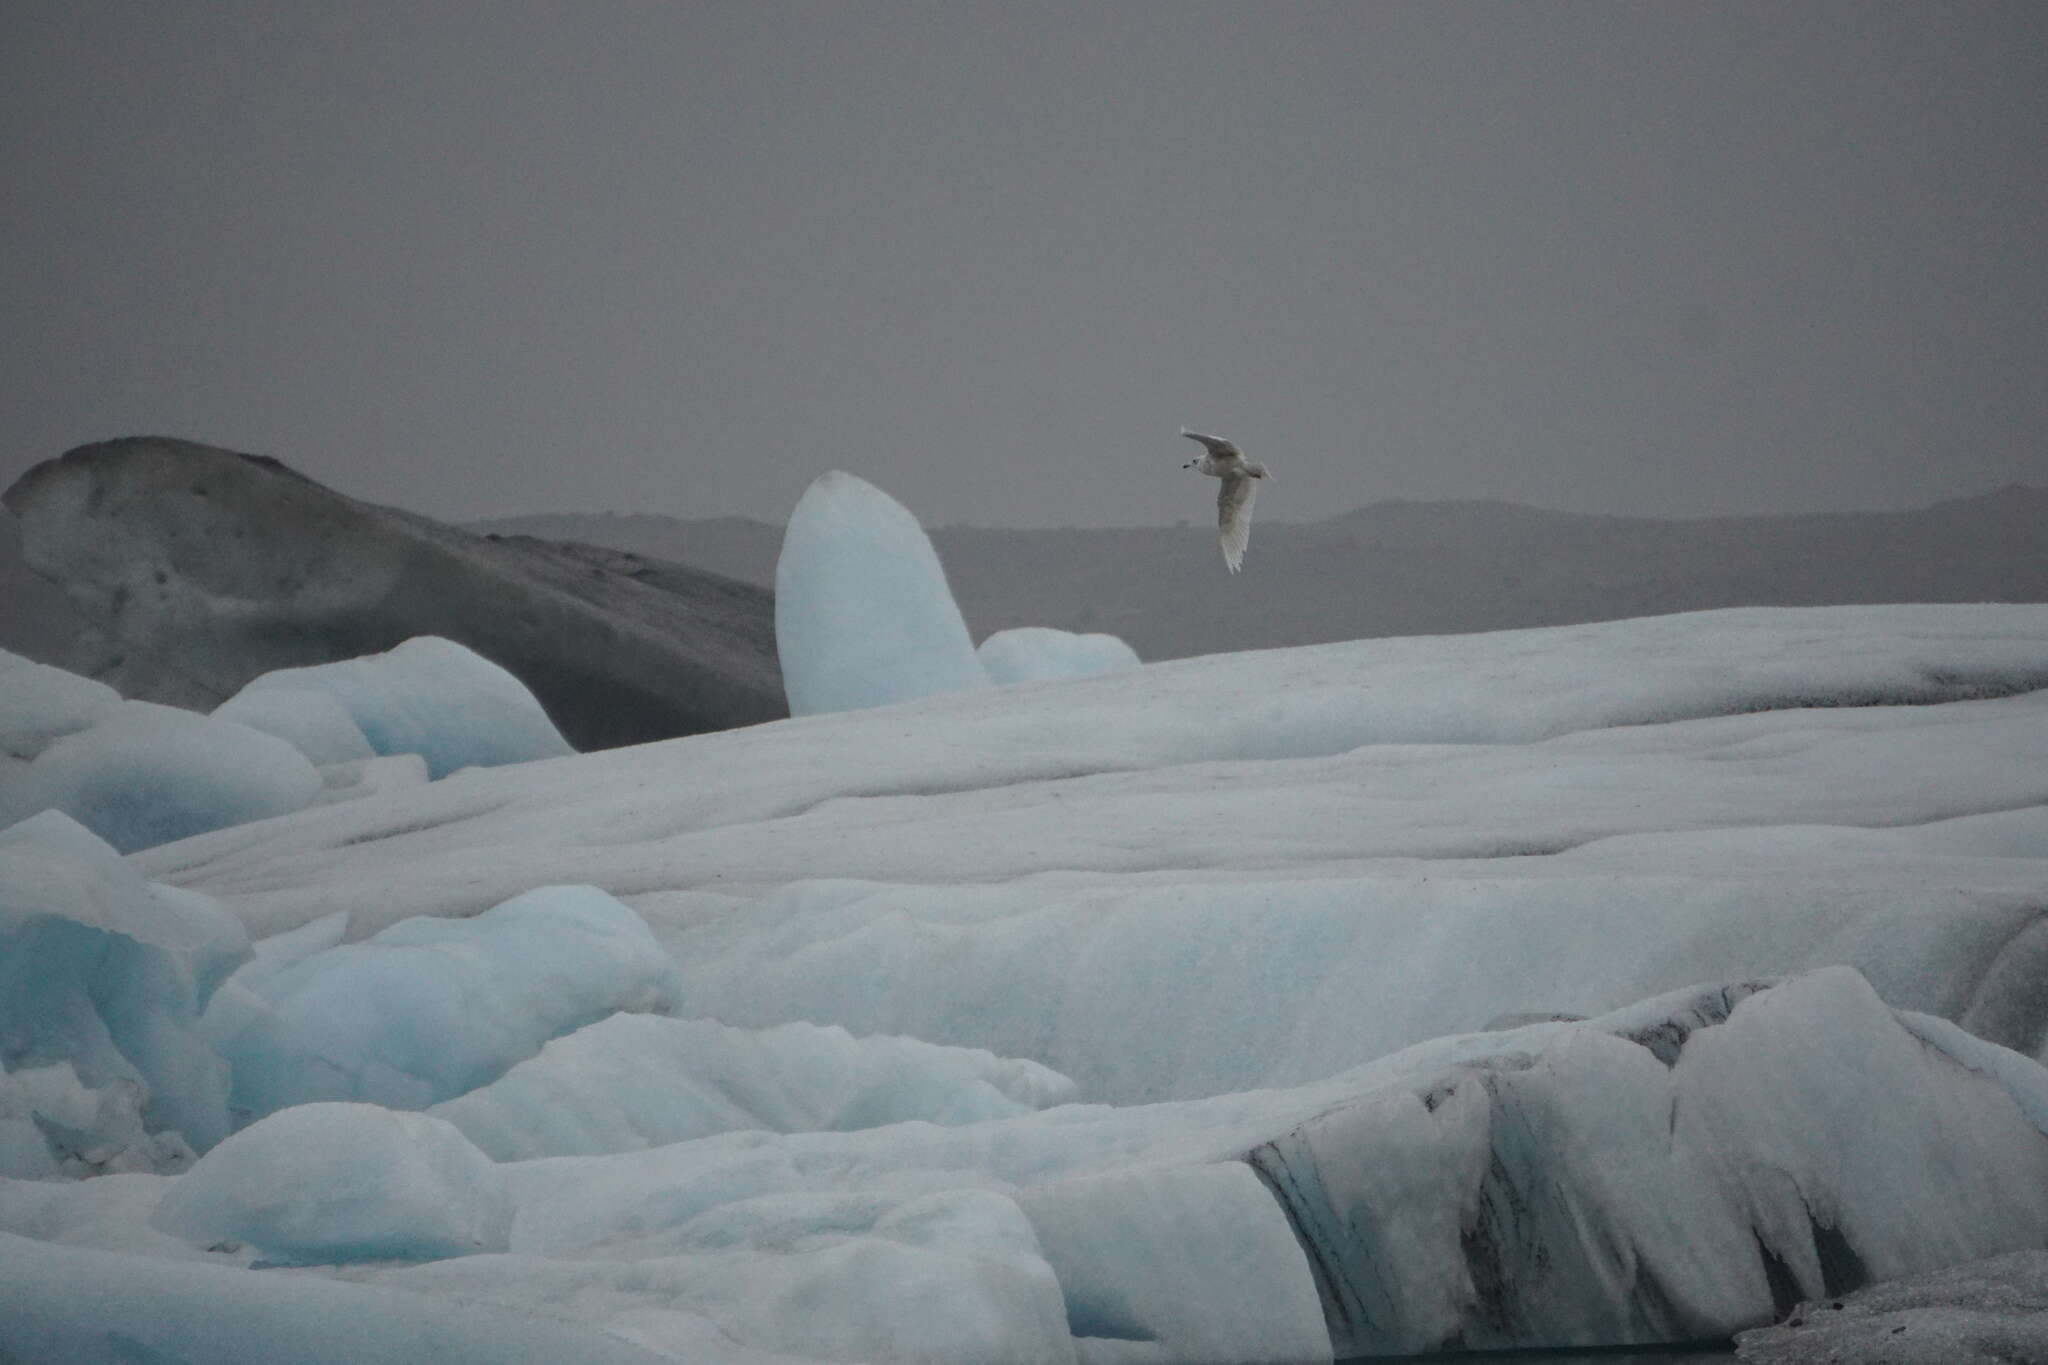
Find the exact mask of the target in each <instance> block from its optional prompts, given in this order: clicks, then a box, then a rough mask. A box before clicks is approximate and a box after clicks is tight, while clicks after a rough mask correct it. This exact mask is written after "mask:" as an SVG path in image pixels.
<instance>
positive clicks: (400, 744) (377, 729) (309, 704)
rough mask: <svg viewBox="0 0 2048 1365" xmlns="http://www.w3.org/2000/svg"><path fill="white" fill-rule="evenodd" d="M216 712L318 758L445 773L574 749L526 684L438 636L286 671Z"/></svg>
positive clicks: (246, 689) (247, 688)
mask: <svg viewBox="0 0 2048 1365" xmlns="http://www.w3.org/2000/svg"><path fill="white" fill-rule="evenodd" d="M337 707H338V708H339V710H340V712H341V713H342V714H341V715H339V716H337V715H336V714H335V712H336V708H337ZM215 714H216V715H225V716H227V717H230V718H232V719H236V720H240V721H241V722H242V723H244V724H246V725H252V726H255V727H256V728H259V729H268V730H271V731H272V732H273V733H276V734H281V735H283V736H284V737H285V738H287V739H290V740H291V741H292V742H293V743H295V744H301V745H304V746H306V751H307V752H308V753H309V754H310V755H312V756H313V757H314V758H315V761H317V762H321V763H334V762H341V761H344V760H347V759H353V758H365V757H368V756H369V755H370V754H371V753H378V754H387V755H389V754H418V755H420V756H421V757H422V758H424V759H426V761H427V771H428V772H429V773H430V774H431V775H432V776H434V777H437V778H438V777H445V776H447V775H448V774H449V773H452V772H454V771H455V770H456V769H457V768H467V767H491V766H496V765H498V764H505V763H526V762H530V761H532V760H534V759H537V758H557V757H560V756H561V755H563V754H567V753H571V752H573V750H571V749H570V747H569V742H568V741H567V740H565V739H563V738H562V735H561V732H560V731H559V730H557V729H556V728H555V725H554V722H553V721H551V720H549V719H548V714H547V712H546V711H544V710H542V709H541V705H540V703H539V702H537V701H535V700H534V697H533V694H532V693H531V692H529V691H527V690H526V686H525V684H523V683H521V682H520V681H519V679H517V678H515V677H513V676H512V675H511V674H510V673H508V672H506V671H505V670H504V669H502V668H500V667H499V666H498V665H496V664H494V663H492V662H491V661H490V660H489V659H486V658H485V657H484V656H483V655H481V654H478V653H477V652H476V651H475V650H473V649H470V648H468V647H467V646H465V645H459V644H457V643H455V642H454V641H453V640H444V639H441V638H440V637H439V636H433V635H421V636H416V637H414V638H413V639H410V640H407V641H406V642H405V643H404V644H402V645H399V646H398V647H397V648H396V649H391V650H387V651H385V652H384V653H382V654H367V655H364V656H363V657H361V658H358V659H344V660H341V661H340V662H338V663H331V664H313V665H310V666H308V667H305V668H280V669H276V670H274V671H272V672H269V673H265V674H263V675H262V676H261V677H259V678H256V679H255V680H254V681H252V682H250V683H249V684H248V685H247V686H245V687H244V688H243V689H242V690H241V691H240V692H237V693H236V694H235V695H234V696H232V697H230V698H228V699H227V700H226V701H224V702H222V703H221V705H220V707H219V709H218V710H216V712H215ZM343 720H346V721H347V722H349V723H351V724H352V725H353V726H354V728H355V731H356V734H355V735H354V736H353V737H352V736H351V735H350V734H349V733H348V730H347V729H346V728H344V726H343V725H342V723H341V722H342V721H343Z"/></svg>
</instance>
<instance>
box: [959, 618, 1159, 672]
mask: <svg viewBox="0 0 2048 1365" xmlns="http://www.w3.org/2000/svg"><path fill="white" fill-rule="evenodd" d="M975 653H976V654H978V655H979V656H980V658H981V664H982V667H983V668H985V669H987V670H988V677H989V681H990V682H993V683H996V684H998V685H1001V684H1006V683H1020V682H1041V681H1043V680H1045V679H1047V678H1086V677H1091V676H1093V675H1094V674H1097V673H1113V672H1115V671H1116V670H1118V669H1121V668H1136V667H1137V666H1138V651H1137V650H1135V649H1132V648H1131V647H1130V646H1129V645H1127V644H1125V643H1124V642H1123V641H1122V640H1120V639H1118V638H1117V637H1116V636H1114V635H1104V634H1101V633H1090V634H1079V633H1076V632H1074V631H1071V630H1054V629H1053V628H1052V627H1050V626H1017V627H1015V628H1013V629H1010V630H999V631H997V632H996V633H995V634H993V635H991V636H989V637H988V638H987V639H986V640H983V641H982V642H981V644H980V646H979V647H977V648H976V650H975Z"/></svg>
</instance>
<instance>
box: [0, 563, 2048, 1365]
mask: <svg viewBox="0 0 2048 1365" xmlns="http://www.w3.org/2000/svg"><path fill="white" fill-rule="evenodd" d="M899 539H900V538H899ZM876 543H877V544H879V545H880V546H881V548H880V549H877V550H872V551H869V552H871V553H887V552H889V547H890V545H892V544H894V543H897V542H894V541H890V540H889V539H888V538H887V537H882V538H880V539H879V540H878V541H877V542H876ZM5 676H11V675H9V674H0V677H5ZM38 676H40V675H38ZM38 687H39V688H40V690H39V691H37V692H36V693H35V695H36V696H38V697H44V698H46V699H48V700H46V701H45V702H42V703H38V705H39V706H40V707H41V710H39V711H36V714H35V715H34V716H28V717H27V718H26V719H22V720H21V722H20V724H19V725H18V726H17V729H19V730H20V731H21V732H22V733H24V734H29V735H31V736H32V737H33V738H32V739H31V740H29V741H21V742H18V743H17V745H16V752H15V756H14V759H13V761H14V762H15V763H16V764H20V763H24V762H29V760H27V759H24V758H22V757H20V754H19V752H18V751H19V750H21V749H32V748H35V747H36V746H47V745H48V744H49V743H52V742H54V741H53V740H52V739H51V738H50V735H51V733H52V732H53V731H55V732H59V733H61V732H63V730H64V727H65V726H66V725H70V724H75V725H76V726H78V727H79V728H83V726H84V725H86V724H88V723H89V722H90V719H91V717H92V716H93V715H96V714H102V713H103V708H105V707H107V706H111V705H115V704H117V699H109V698H107V697H103V696H99V695H98V694H92V695H91V696H88V695H87V693H88V692H89V690H90V689H81V688H78V687H72V686H69V685H60V684H59V683H57V682H53V681H52V680H50V679H47V678H42V679H41V681H40V682H39V684H38ZM2044 687H2048V610H2044V609H2042V608H2038V607H2012V606H2004V607H1994V606H1986V607H1912V606H1901V607H1883V608H1851V609H1807V610H1755V611H1730V612H1712V613H1701V614H1697V615H1691V616H1679V617H1664V618H1652V619H1645V620H1639V621H1625V622H1614V623H1609V624H1604V625H1597V626H1582V627H1569V628H1559V629H1552V630H1536V631H1519V632H1506V633H1500V634H1495V635H1486V636H1466V637H1454V638H1438V639H1408V640H1380V641H1362V642H1357V643H1353V644H1347V645H1331V646H1317V647H1311V648H1307V649H1297V650H1283V651H1269V652H1263V653H1254V654H1242V655H1225V656H1216V657H1213V658H1207V659H1196V660H1187V661H1181V662H1178V663H1174V664H1167V665H1149V666H1144V667H1125V668H1121V669H1119V670H1117V671H1114V672H1110V673H1104V674H1101V675H1099V676H1094V677H1086V678H1064V679H1055V680H1048V681H1034V682H1025V683H1021V684H1018V685H1014V686H1006V687H976V688H972V689H967V690H954V691H950V692H946V693H943V694H940V695H931V696H927V697H924V698H923V699H919V700H911V701H907V702H903V703H900V704H896V705H885V706H880V707H874V708H870V709H861V710H846V711H837V712H832V713H827V714H817V715H811V716H806V717H803V718H800V719H797V720H792V721H785V722H778V723H774V724H770V725H763V726H758V727H754V728H751V729H747V730H739V731H728V732H722V733H718V734H711V735H704V736H698V737H694V738H691V739H686V740H677V741H671V742H668V743H663V744H656V745H647V746H641V747H637V748H632V749H622V750H612V751H607V752H602V753H594V754H587V755H580V756H562V757H553V758H538V759H536V760H535V761H530V762H523V763H513V764H509V765H505V766H498V767H491V768H477V767H471V768H465V769H462V770H460V771H453V772H449V773H447V774H446V775H442V776H433V775H432V774H430V773H429V772H427V771H425V770H415V771H409V772H408V773H407V774H406V775H405V776H404V777H403V778H402V779H400V780H381V779H380V780H370V779H363V780H358V781H355V782H347V781H342V780H339V778H338V776H337V769H346V770H348V771H350V772H357V771H358V770H360V768H361V767H362V765H363V764H364V763H366V762H371V763H374V762H384V761H390V760H391V759H392V758H393V757H394V756H391V755H384V756H380V757H379V758H374V759H370V760H364V759H362V758H361V757H359V756H358V757H355V758H351V759H346V760H337V761H335V762H329V763H324V764H319V765H316V766H318V769H319V772H320V774H321V780H322V783H323V791H324V792H325V793H326V797H325V799H322V800H319V801H317V802H315V803H313V804H309V805H306V806H304V807H303V808H300V809H297V810H294V811H292V812H289V813H285V814H281V815H278V816H276V817H273V818H269V819H264V820H260V821H256V822H253V823H242V824H235V825H232V826H229V827H225V828H220V829H216V830H213V831H211V832H208V833H203V834H199V835H197V836H196V837H190V838H185V839H182V840H178V841H176V842H172V843H167V844H162V845H160V846H155V847H151V848H146V849H143V850H140V851H138V852H135V853H133V854H130V855H129V856H127V857H125V858H124V857H121V856H119V855H117V854H116V853H114V851H113V850H112V849H110V848H108V847H107V846H106V844H105V843H103V842H102V841H100V840H99V839H97V838H95V837H94V836H93V835H92V834H90V833H89V832H88V831H86V830H85V829H84V828H83V827H81V826H80V825H79V824H77V823H76V822H74V821H73V820H71V819H70V818H69V817H67V816H64V815H61V814H55V813H46V814H42V815H37V816H35V817H33V818H32V819H30V820H28V821H26V822H24V823H23V824H20V825H17V826H15V827H14V828H13V829H12V830H10V831H7V832H6V833H5V834H4V835H0V838H4V840H5V841H6V843H5V848H4V849H0V855H4V859H0V952H4V954H5V956H4V957H0V963H5V964H9V965H7V966H6V967H4V968H0V978H4V980H0V984H4V986H5V991H4V993H0V1005H4V1006H5V1008H4V1010H0V1030H4V1033H0V1038H4V1044H5V1049H6V1051H5V1059H6V1063H7V1074H6V1077H5V1079H4V1088H0V1158H4V1159H5V1160H6V1161H7V1162H8V1166H7V1173H8V1175H9V1176H10V1177H11V1178H8V1179H5V1180H4V1181H0V1327H4V1332H0V1337H4V1339H5V1340H7V1341H8V1342H9V1343H10V1346H11V1349H14V1350H16V1351H17V1353H21V1352H26V1353H27V1355H26V1357H25V1358H33V1359H39V1360H40V1359H49V1360H98V1359H107V1358H123V1357H122V1356H121V1354H120V1353H122V1352H126V1353H127V1356H128V1358H135V1357H141V1358H148V1354H149V1353H151V1352H154V1353H157V1354H159V1355H164V1356H169V1357H172V1358H179V1357H183V1358H192V1359H266V1358H294V1359H307V1360H319V1359H334V1360H343V1359H345V1360H350V1361H379V1360H403V1359H411V1358H417V1357H418V1356H419V1355H420V1354H421V1353H422V1352H423V1351H428V1350H431V1351H432V1352H433V1353H435V1354H434V1358H436V1359H443V1360H451V1361H467V1360H476V1361H484V1360H492V1361H496V1360H519V1359H548V1360H563V1359H581V1360H593V1361H598V1360H613V1359H617V1360H642V1361H645V1360H711V1361H735V1362H768V1361H785V1362H786V1361H791V1360H874V1361H884V1360H886V1361H898V1360H929V1361H971V1360H989V1361H1013V1360H1048V1361H1059V1362H1076V1363H1077V1365H1078V1363H1079V1362H1090V1363H1091V1365H1092V1363H1093V1362H1124V1361H1132V1362H1136V1361H1156V1362H1179V1361H1189V1362H1192V1361H1215V1362H1247V1361H1297V1360H1330V1359H1333V1358H1340V1357H1350V1356H1359V1355H1375V1354H1377V1355H1398V1354H1410V1353H1421V1352H1432V1351H1443V1350H1455V1349H1468V1350H1470V1349H1483V1348H1498V1347H1512V1346H1550V1347H1559V1346H1568V1345H1575V1344H1576V1345H1589V1346H1590V1345H1610V1344H1617V1343H1627V1342H1638V1343H1652V1342H1659V1341H1665V1342H1669V1341H1684V1340H1699V1339H1709V1338H1720V1337H1726V1336H1728V1335H1730V1334H1732V1333H1734V1332H1735V1331H1737V1330H1740V1329H1744V1328H1749V1327H1755V1326H1760V1325H1763V1324H1766V1323H1769V1322H1772V1321H1775V1320H1778V1319H1781V1318H1784V1317H1785V1316H1786V1315H1787V1314H1789V1313H1792V1312H1793V1311H1794V1305H1796V1304H1797V1303H1798V1302H1800V1301H1801V1300H1809V1299H1818V1298H1823V1297H1829V1296H1838V1295H1841V1294H1845V1293H1848V1292H1849V1291H1851V1290H1853V1289H1854V1288H1855V1287H1856V1286H1857V1285H1859V1284H1862V1283H1865V1282H1901V1283H1903V1282H1906V1277H1910V1276H1913V1275H1916V1274H1920V1273H1923V1272H1930V1271H1939V1270H1940V1269H1942V1268H1943V1267H1948V1266H1956V1265H1961V1264H1966V1263H1972V1262H1976V1261H1979V1260H1982V1259H1983V1258H1987V1257H1992V1256H1995V1255H1998V1254H2000V1253H2004V1252H2010V1251H2015V1250H2018V1249H2021V1248H2026V1247H2038V1246H2041V1245H2043V1244H2044V1242H2048V1179H2044V1177H2048V1139H2044V1137H2043V1129H2044V1127H2048V1072H2044V1071H2043V1070H2042V1068H2041V1066H2040V1065H2039V1059H2040V1057H2041V1056H2042V1053H2043V1045H2044V1034H2048V999H2044V992H2043V991H2042V990H2041V989H2040V988H2039V985H2038V982H2039V980H2040V967H2041V965H2042V948H2041V943H2042V941H2043V938H2044V934H2043V933H2042V931H2040V930H2039V923H2040V914H2041V907H2042V905H2043V904H2044V903H2048V900H2044V892H2048V693H2044V692H2043V691H2042V689H2043V688H2044ZM14 695H16V696H17V697H20V696H27V695H28V692H27V690H26V689H25V690H24V691H22V692H21V693H17V694H14ZM66 707H68V708H70V709H69V710H64V709H63V708H66ZM96 708H100V709H98V710H96ZM20 709H21V710H22V711H23V712H24V713H25V712H27V711H33V710H36V707H32V706H29V705H28V704H27V703H22V705H21V707H20ZM60 713H61V714H60ZM80 716H84V717H85V718H86V719H85V720H79V719H78V717H80ZM66 717H70V719H68V720H67V719H66ZM315 719H317V717H316V718H315ZM300 720H301V721H304V722H305V723H303V724H300V725H299V727H298V729H297V730H295V731H291V732H290V733H298V734H301V735H312V734H314V733H316V730H317V732H318V733H321V734H328V733H331V731H332V727H331V726H326V725H325V722H324V721H323V722H322V725H321V726H320V727H315V726H314V725H313V724H312V723H311V721H310V720H306V718H305V717H304V716H302V717H300ZM279 728H286V727H285V726H284V725H283V724H282V723H280V724H279ZM302 742H306V743H308V744H311V743H313V742H314V741H313V740H311V739H305V740H302ZM314 757H317V756H314ZM308 761H309V762H311V761H313V758H312V757H309V758H308ZM20 771H21V769H20V768H19V767H16V768H13V769H9V770H5V771H0V780H12V777H14V776H18V775H19V773H20ZM358 775H360V774H358ZM430 777H431V780H429V779H430ZM308 1077H324V1078H325V1079H324V1080H322V1081H321V1082H320V1083H319V1084H317V1085H315V1084H312V1083H311V1082H309V1080H308ZM372 1101H374V1102H372ZM230 1134H231V1135H230ZM88 1175H89V1176H90V1178H78V1177H81V1176H88ZM81 1284H90V1285H92V1286H93V1293H92V1294H91V1295H90V1296H85V1295H81V1294H80V1293H79V1292H78V1290H77V1288H76V1287H77V1286H79V1285H81Z"/></svg>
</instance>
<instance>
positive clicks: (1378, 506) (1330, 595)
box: [474, 484, 2048, 659]
mask: <svg viewBox="0 0 2048 1365" xmlns="http://www.w3.org/2000/svg"><path fill="white" fill-rule="evenodd" d="M474 529H478V530H485V531H495V532H499V533H519V534H526V535H536V536H542V537H545V538H547V539H550V540H565V541H580V542H585V543H589V544H595V545H606V546H610V547H612V548H614V549H619V550H625V551H630V552H632V553H636V554H642V555H648V556H652V557H656V558H662V559H670V560H675V561H677V562H679V563H684V564H689V565H693V566H694V567H697V568H701V569H708V570H710V571H712V572H714V573H720V574H724V575H727V576H728V577H732V578H737V579H741V580H743V581H747V582H752V583H757V584H760V585H762V586H766V587H772V586H773V584H774V579H775V557H776V554H777V553H778V551H779V549H780V546H781V540H782V528H781V527H779V526H774V525H771V524H769V523H767V522H761V521H751V520H747V519H744V518H737V517H722V518H713V519H708V520H694V521H686V520H680V519H677V518H671V517H662V516H653V515H647V514H571V513H557V514H543V515H537V516H524V517H506V518H498V519H495V520H492V521H489V522H483V523H479V524H477V526H476V527H475V528H474ZM931 536H932V541H933V543H934V544H935V545H936V546H937V547H938V551H939V555H940V558H942V559H943V560H944V561H945V565H946V572H947V575H948V577H949V578H950V579H951V581H952V584H953V591H954V595H955V596H956V597H957V598H958V599H959V601H960V607H961V610H962V612H963V613H965V615H966V617H967V622H968V625H969V627H970V628H971V629H972V630H973V632H974V634H975V636H976V638H980V637H983V636H986V635H988V634H990V633H993V632H994V631H998V630H1004V629H1008V628H1010V627H1012V626H1024V625H1048V626H1059V627H1062V628H1064V629H1068V630H1106V631H1111V632H1114V633H1115V634H1117V635H1121V636H1122V637H1123V638H1124V639H1126V640H1128V641H1129V642H1130V643H1131V644H1132V645H1133V646H1134V647H1135V648H1136V649H1137V650H1138V652H1139V654H1140V655H1142V656H1143V657H1145V658H1147V659H1170V658H1181V657H1185V656H1188V655H1194V654H1213V653H1222V652H1226V651H1229V650H1235V649H1258V648H1268V647H1277V646H1284V645H1301V644H1317V643H1322V642H1325V641H1331V640H1349V639H1363V638H1370V637H1374V636H1384V635H1438V634H1463V633H1467V632H1472V631H1484V630H1506V629H1514V628H1518V627H1523V626H1549V625H1572V624H1578V623H1582V622H1588V621H1604V620H1617V619H1621V618H1625V617H1631V616H1656V615H1664V614H1667V613H1670V612H1679V611H1698V610H1706V609H1709V608H1714V607H1732V606H1840V605H1854V604H1864V603H1878V602H2041V601H2048V489H2043V488H2033V487H2028V486H2025V485H2018V484H2015V485H2011V486H2009V487H2006V488H2001V489H1998V490H1996V491H1993V492H1990V493H1985V494H1981V495H1979V496H1976V497H1969V498H1961V499H1956V500H1953V501H1949V502H1942V503H1937V504H1934V505H1933V506H1930V507H1925V508H1920V509H1916V510H1912V511H1906V512H1849V513H1819V514H1809V515H1797V516H1751V517H1709V518H1700V519H1696V520H1694V519H1687V520H1680V519H1666V518H1656V517H1622V516H1602V515H1593V514H1586V513H1578V512H1555V511H1548V510H1545V509H1541V508H1535V507H1528V506H1524V505H1522V504H1519V503H1509V502H1482V501H1470V502H1382V503H1374V504H1372V505H1370V506H1367V507H1361V508H1359V509H1357V510H1355V511H1352V512H1346V513H1344V514H1342V515H1340V516H1336V517H1331V518H1329V519H1328V520H1325V521H1317V522H1302V523H1289V522H1271V521H1268V522H1261V523H1260V524H1258V525H1257V526H1255V527H1254V529H1253V532H1252V548H1251V553H1250V554H1249V555H1248V556H1247V557H1246V560H1245V572H1244V573H1243V574H1240V575H1237V576H1236V577H1234V578H1233V577H1230V576H1228V575H1225V574H1224V573H1223V569H1222V564H1221V562H1220V559H1219V556H1218V555H1217V553H1216V544H1215V536H1214V534H1213V532H1212V531H1211V530H1210V529H1209V527H1208V526H1207V524H1206V522H1202V523H1190V524H1186V525H1182V526H1175V527H1121V528H1111V529H1106V530H1016V529H1010V530H1006V529H998V528H990V527H979V526H949V527H940V528H938V529H936V530H934V531H932V533H931Z"/></svg>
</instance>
